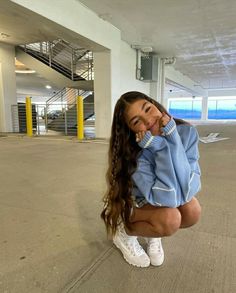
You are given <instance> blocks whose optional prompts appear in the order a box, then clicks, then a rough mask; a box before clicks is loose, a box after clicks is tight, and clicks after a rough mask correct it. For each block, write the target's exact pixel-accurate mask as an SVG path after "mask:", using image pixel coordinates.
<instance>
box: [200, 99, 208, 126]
mask: <svg viewBox="0 0 236 293" xmlns="http://www.w3.org/2000/svg"><path fill="white" fill-rule="evenodd" d="M207 115H208V96H206V97H202V117H201V120H203V121H206V120H207Z"/></svg>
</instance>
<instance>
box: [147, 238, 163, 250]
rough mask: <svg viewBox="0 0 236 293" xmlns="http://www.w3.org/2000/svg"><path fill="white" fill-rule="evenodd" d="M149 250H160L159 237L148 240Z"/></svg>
mask: <svg viewBox="0 0 236 293" xmlns="http://www.w3.org/2000/svg"><path fill="white" fill-rule="evenodd" d="M148 248H149V252H154V253H157V252H158V253H160V252H161V242H160V240H159V239H155V240H149V242H148Z"/></svg>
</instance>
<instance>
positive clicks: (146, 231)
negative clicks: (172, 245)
mask: <svg viewBox="0 0 236 293" xmlns="http://www.w3.org/2000/svg"><path fill="white" fill-rule="evenodd" d="M130 222H131V230H128V229H126V232H127V234H128V235H133V236H143V237H163V236H170V235H172V234H173V233H175V232H176V231H177V230H178V229H179V228H180V225H181V214H180V211H179V210H178V209H177V208H165V207H154V206H151V205H149V204H146V205H144V206H143V207H141V208H134V212H133V215H132V216H131V219H130Z"/></svg>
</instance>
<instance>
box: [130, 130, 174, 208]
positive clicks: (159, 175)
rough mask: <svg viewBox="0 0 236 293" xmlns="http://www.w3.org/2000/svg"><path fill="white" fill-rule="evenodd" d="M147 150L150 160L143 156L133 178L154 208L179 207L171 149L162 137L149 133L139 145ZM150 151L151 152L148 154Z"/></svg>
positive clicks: (137, 187)
mask: <svg viewBox="0 0 236 293" xmlns="http://www.w3.org/2000/svg"><path fill="white" fill-rule="evenodd" d="M139 145H140V146H141V147H142V148H143V149H147V150H146V154H147V156H150V158H149V159H148V158H147V157H146V156H144V155H142V156H141V157H140V158H139V160H138V167H137V170H136V171H135V173H134V174H133V176H132V178H133V181H134V185H135V186H136V190H137V189H138V190H139V192H140V193H141V195H139V196H143V197H145V199H146V201H147V202H148V203H150V204H151V205H154V206H167V207H177V206H179V205H180V199H178V198H177V194H178V192H177V180H176V175H175V171H174V167H173V163H172V158H171V153H170V148H169V146H168V143H167V141H166V139H165V138H164V137H162V136H152V135H151V134H150V132H147V133H146V134H145V136H144V139H143V140H142V141H141V142H140V143H139ZM148 150H149V152H148Z"/></svg>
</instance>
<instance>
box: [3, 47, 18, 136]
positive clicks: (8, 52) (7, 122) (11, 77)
mask: <svg viewBox="0 0 236 293" xmlns="http://www.w3.org/2000/svg"><path fill="white" fill-rule="evenodd" d="M16 103H17V98H16V75H15V48H14V47H13V46H10V45H7V44H3V43H1V44H0V132H11V131H13V130H12V114H11V105H14V104H16Z"/></svg>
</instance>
